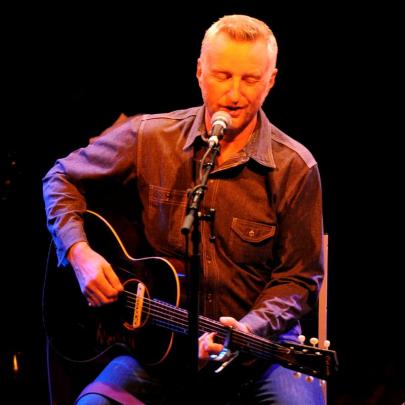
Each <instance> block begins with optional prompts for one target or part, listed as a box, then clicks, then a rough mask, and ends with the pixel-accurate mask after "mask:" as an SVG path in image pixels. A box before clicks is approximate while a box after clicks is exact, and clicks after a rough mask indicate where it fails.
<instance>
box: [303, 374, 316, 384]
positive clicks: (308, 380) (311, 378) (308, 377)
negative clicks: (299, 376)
mask: <svg viewBox="0 0 405 405" xmlns="http://www.w3.org/2000/svg"><path fill="white" fill-rule="evenodd" d="M305 381H306V382H309V383H311V382H312V381H314V377H312V375H307V376H306V377H305Z"/></svg>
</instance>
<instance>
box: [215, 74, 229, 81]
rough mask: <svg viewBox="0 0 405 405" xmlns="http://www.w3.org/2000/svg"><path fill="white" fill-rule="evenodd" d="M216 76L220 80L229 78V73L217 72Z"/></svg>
mask: <svg viewBox="0 0 405 405" xmlns="http://www.w3.org/2000/svg"><path fill="white" fill-rule="evenodd" d="M215 78H216V79H218V80H226V79H228V75H227V74H226V73H216V74H215Z"/></svg>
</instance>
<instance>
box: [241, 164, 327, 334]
mask: <svg viewBox="0 0 405 405" xmlns="http://www.w3.org/2000/svg"><path fill="white" fill-rule="evenodd" d="M288 175H289V180H288V186H287V187H286V192H285V195H284V196H283V198H282V199H281V203H280V204H279V205H280V208H279V212H278V231H277V237H276V238H277V240H276V245H275V255H276V257H277V258H278V259H277V260H276V263H275V267H274V268H273V271H272V275H271V278H270V280H269V282H268V283H267V285H266V287H265V289H264V290H263V291H262V293H261V294H260V295H259V297H258V299H257V300H256V302H255V304H254V306H253V308H252V309H251V310H250V312H248V313H247V314H246V315H245V316H244V317H243V318H242V319H241V322H243V323H245V324H246V325H247V326H248V327H249V328H250V330H251V331H252V332H253V333H256V334H258V335H260V336H263V337H267V338H270V337H273V338H274V337H278V338H281V339H289V338H290V335H291V334H293V335H297V334H299V332H300V326H299V319H301V318H302V317H303V316H304V315H305V314H306V313H308V312H309V311H310V309H311V308H312V307H313V306H314V304H315V303H316V300H317V297H318V293H319V289H320V286H321V283H322V279H323V249H322V243H323V221H322V194H321V183H320V176H319V171H318V166H317V165H316V164H314V165H313V166H312V167H310V168H308V167H305V169H304V170H303V169H302V167H301V168H300V169H297V168H295V169H294V168H292V169H291V171H290V172H289V174H288Z"/></svg>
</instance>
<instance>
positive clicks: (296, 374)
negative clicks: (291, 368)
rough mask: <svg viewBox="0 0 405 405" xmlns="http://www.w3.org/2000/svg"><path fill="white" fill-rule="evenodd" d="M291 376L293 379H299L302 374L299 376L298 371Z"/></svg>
mask: <svg viewBox="0 0 405 405" xmlns="http://www.w3.org/2000/svg"><path fill="white" fill-rule="evenodd" d="M293 376H294V378H301V376H302V374H301V373H300V372H299V371H296V372H295V373H294V374H293Z"/></svg>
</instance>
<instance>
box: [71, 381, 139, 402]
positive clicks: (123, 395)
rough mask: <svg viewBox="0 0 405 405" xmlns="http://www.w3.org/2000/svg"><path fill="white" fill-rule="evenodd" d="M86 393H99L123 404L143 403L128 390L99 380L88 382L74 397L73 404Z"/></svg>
mask: <svg viewBox="0 0 405 405" xmlns="http://www.w3.org/2000/svg"><path fill="white" fill-rule="evenodd" d="M87 394H101V395H104V396H105V397H107V398H110V399H113V400H114V401H117V402H119V403H120V404H124V405H145V404H144V403H143V402H141V401H140V400H139V399H136V398H135V397H134V396H133V395H131V394H130V393H129V392H126V391H124V390H123V389H122V388H119V387H117V386H116V385H112V384H107V383H104V382H101V381H94V382H92V383H91V384H89V385H88V386H87V387H86V388H85V389H84V390H83V391H82V392H81V393H80V395H79V396H78V398H77V399H76V402H75V404H76V403H77V402H78V401H79V399H80V398H82V397H84V396H85V395H87Z"/></svg>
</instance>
